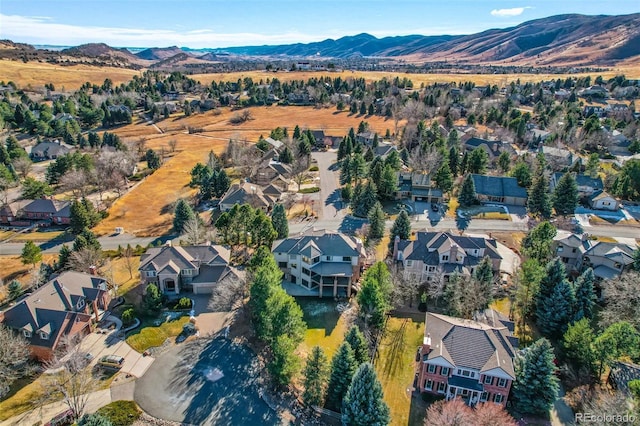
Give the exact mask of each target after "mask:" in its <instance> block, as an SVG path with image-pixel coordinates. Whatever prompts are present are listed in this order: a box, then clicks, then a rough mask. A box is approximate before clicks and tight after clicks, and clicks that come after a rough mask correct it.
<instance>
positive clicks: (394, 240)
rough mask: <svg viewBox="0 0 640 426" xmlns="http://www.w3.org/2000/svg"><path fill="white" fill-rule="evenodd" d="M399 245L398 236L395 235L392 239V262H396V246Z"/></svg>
mask: <svg viewBox="0 0 640 426" xmlns="http://www.w3.org/2000/svg"><path fill="white" fill-rule="evenodd" d="M399 243H400V236H399V235H396V236H395V238H394V239H393V257H392V259H393V260H398V244H399Z"/></svg>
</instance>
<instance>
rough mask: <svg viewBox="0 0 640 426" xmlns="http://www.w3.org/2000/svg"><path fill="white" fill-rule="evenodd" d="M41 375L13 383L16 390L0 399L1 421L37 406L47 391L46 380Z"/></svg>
mask: <svg viewBox="0 0 640 426" xmlns="http://www.w3.org/2000/svg"><path fill="white" fill-rule="evenodd" d="M41 377H42V376H38V377H36V378H31V379H28V378H27V379H21V380H18V381H17V382H15V383H14V384H13V386H12V389H16V391H15V392H13V393H10V394H9V395H8V396H7V397H5V399H3V400H2V401H0V420H1V421H4V420H7V419H8V418H10V417H13V416H17V415H18V414H21V413H24V412H25V411H29V410H31V409H33V408H35V407H36V404H37V403H38V401H41V400H42V399H43V397H44V395H45V394H46V393H47V391H46V390H45V388H44V380H43V379H42V378H41Z"/></svg>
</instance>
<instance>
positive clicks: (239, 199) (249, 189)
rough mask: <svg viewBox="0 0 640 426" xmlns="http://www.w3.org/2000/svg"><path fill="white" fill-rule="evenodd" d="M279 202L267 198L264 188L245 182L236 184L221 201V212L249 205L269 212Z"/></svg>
mask: <svg viewBox="0 0 640 426" xmlns="http://www.w3.org/2000/svg"><path fill="white" fill-rule="evenodd" d="M276 201H277V199H276V200H274V199H272V198H271V197H269V196H266V195H265V194H264V193H263V191H262V188H261V187H260V186H258V185H257V184H255V183H249V182H244V183H241V184H234V185H231V187H230V188H229V189H228V190H227V192H226V193H225V194H224V195H223V196H222V199H221V200H220V210H221V211H223V212H226V211H229V210H231V208H232V207H233V206H234V205H235V204H249V205H251V206H252V207H253V208H259V209H261V210H264V211H265V212H266V211H268V210H269V209H270V208H271V207H272V206H273V205H274V204H275V202H276Z"/></svg>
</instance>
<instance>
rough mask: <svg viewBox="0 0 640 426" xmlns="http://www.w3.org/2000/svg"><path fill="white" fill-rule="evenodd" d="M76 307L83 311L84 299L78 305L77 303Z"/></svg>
mask: <svg viewBox="0 0 640 426" xmlns="http://www.w3.org/2000/svg"><path fill="white" fill-rule="evenodd" d="M76 307H77V308H78V309H82V308H84V299H80V300H78V303H76Z"/></svg>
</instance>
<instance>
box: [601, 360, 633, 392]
mask: <svg viewBox="0 0 640 426" xmlns="http://www.w3.org/2000/svg"><path fill="white" fill-rule="evenodd" d="M632 380H640V365H638V364H633V363H629V362H622V361H614V362H613V363H612V364H611V370H610V371H609V377H607V383H609V385H610V386H611V387H612V388H614V389H617V390H619V391H622V392H623V393H625V394H626V395H629V394H630V393H631V392H630V391H629V382H630V381H632Z"/></svg>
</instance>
